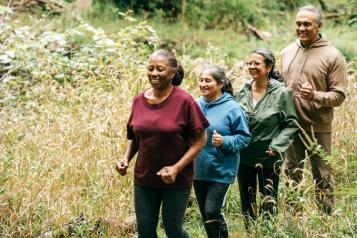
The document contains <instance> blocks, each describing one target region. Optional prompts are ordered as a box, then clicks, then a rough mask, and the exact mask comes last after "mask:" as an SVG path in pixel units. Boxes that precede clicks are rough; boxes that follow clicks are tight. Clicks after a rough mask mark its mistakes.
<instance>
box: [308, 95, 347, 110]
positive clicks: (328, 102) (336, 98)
mask: <svg viewBox="0 0 357 238" xmlns="http://www.w3.org/2000/svg"><path fill="white" fill-rule="evenodd" d="M345 97H346V95H345V93H344V92H342V91H329V92H323V91H314V96H313V99H312V101H314V102H316V103H318V104H320V105H322V106H324V107H337V106H339V105H341V104H342V102H343V101H344V100H345Z"/></svg>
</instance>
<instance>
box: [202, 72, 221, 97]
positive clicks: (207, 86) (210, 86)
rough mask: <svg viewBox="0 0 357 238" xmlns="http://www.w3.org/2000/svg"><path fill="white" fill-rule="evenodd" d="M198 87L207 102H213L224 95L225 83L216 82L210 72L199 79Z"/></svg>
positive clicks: (203, 73)
mask: <svg viewBox="0 0 357 238" xmlns="http://www.w3.org/2000/svg"><path fill="white" fill-rule="evenodd" d="M198 86H199V87H200V91H201V94H202V96H204V97H205V98H206V100H207V101H213V100H215V99H217V98H219V97H220V96H221V95H222V92H221V89H222V87H223V83H218V82H217V81H216V80H214V78H213V77H212V76H211V73H210V72H209V70H205V71H203V72H202V74H201V75H200V78H199V79H198Z"/></svg>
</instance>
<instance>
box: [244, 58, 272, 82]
mask: <svg viewBox="0 0 357 238" xmlns="http://www.w3.org/2000/svg"><path fill="white" fill-rule="evenodd" d="M264 60H265V59H264V56H262V55H261V54H257V53H253V54H251V56H250V57H249V59H248V61H247V63H246V65H247V67H248V71H249V74H250V76H251V77H252V79H253V80H262V79H266V78H269V77H268V74H269V72H270V71H271V69H272V65H268V66H267V65H265V63H264Z"/></svg>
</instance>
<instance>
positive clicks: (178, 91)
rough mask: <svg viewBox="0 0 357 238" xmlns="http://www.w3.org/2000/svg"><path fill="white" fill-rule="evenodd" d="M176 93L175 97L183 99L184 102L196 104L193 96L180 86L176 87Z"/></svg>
mask: <svg viewBox="0 0 357 238" xmlns="http://www.w3.org/2000/svg"><path fill="white" fill-rule="evenodd" d="M174 93H175V97H178V98H181V99H183V100H187V101H193V102H195V99H194V98H193V97H192V96H191V94H189V93H188V92H187V91H185V90H183V89H182V88H180V87H178V86H174Z"/></svg>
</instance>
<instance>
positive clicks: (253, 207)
mask: <svg viewBox="0 0 357 238" xmlns="http://www.w3.org/2000/svg"><path fill="white" fill-rule="evenodd" d="M279 173H280V167H275V168H262V167H261V166H257V167H250V166H247V165H244V164H240V165H239V171H238V184H239V192H240V198H241V203H242V212H243V215H244V217H245V218H246V220H249V219H256V217H257V213H258V212H257V202H256V194H257V176H258V183H259V193H260V201H261V204H260V206H259V211H260V212H263V214H267V215H269V214H275V213H277V197H278V186H279Z"/></svg>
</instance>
